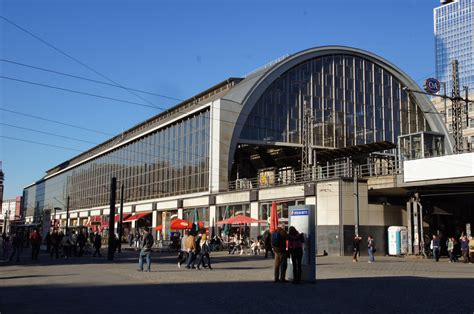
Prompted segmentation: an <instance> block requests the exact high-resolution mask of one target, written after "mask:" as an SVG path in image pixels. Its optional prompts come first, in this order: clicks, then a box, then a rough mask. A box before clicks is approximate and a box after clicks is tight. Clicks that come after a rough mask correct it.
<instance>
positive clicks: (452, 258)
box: [448, 251, 455, 262]
mask: <svg viewBox="0 0 474 314" xmlns="http://www.w3.org/2000/svg"><path fill="white" fill-rule="evenodd" d="M448 255H449V261H450V262H455V260H454V252H453V251H448Z"/></svg>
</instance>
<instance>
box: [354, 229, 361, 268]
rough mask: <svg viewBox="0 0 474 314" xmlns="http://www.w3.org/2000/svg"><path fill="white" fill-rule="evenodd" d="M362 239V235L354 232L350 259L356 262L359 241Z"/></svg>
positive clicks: (358, 252)
mask: <svg viewBox="0 0 474 314" xmlns="http://www.w3.org/2000/svg"><path fill="white" fill-rule="evenodd" d="M361 240H362V237H360V236H359V235H358V234H354V237H353V238H352V261H353V262H358V259H357V258H358V257H359V255H360V241H361Z"/></svg>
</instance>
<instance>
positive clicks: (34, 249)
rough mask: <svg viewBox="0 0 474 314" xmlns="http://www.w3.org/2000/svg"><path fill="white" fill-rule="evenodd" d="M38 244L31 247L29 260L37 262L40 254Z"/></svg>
mask: <svg viewBox="0 0 474 314" xmlns="http://www.w3.org/2000/svg"><path fill="white" fill-rule="evenodd" d="M40 247H41V245H40V244H34V245H31V259H32V260H38V254H39V252H40Z"/></svg>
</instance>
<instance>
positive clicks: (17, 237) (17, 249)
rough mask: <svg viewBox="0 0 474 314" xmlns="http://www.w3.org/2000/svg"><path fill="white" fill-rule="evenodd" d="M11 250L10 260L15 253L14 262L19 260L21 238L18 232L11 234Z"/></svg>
mask: <svg viewBox="0 0 474 314" xmlns="http://www.w3.org/2000/svg"><path fill="white" fill-rule="evenodd" d="M12 245H13V252H12V254H11V255H10V262H11V261H13V257H14V256H15V255H16V262H17V263H19V262H20V249H21V238H20V235H19V234H18V233H15V234H14V235H13V239H12Z"/></svg>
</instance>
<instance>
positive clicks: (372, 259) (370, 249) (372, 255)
mask: <svg viewBox="0 0 474 314" xmlns="http://www.w3.org/2000/svg"><path fill="white" fill-rule="evenodd" d="M367 251H368V252H369V262H372V263H373V262H375V257H374V250H373V249H372V248H369V249H368V250H367Z"/></svg>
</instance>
